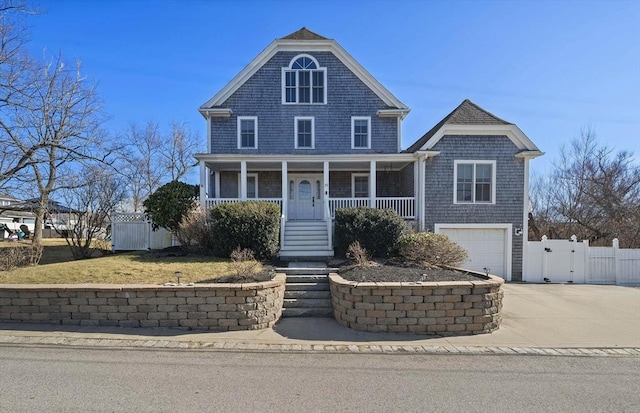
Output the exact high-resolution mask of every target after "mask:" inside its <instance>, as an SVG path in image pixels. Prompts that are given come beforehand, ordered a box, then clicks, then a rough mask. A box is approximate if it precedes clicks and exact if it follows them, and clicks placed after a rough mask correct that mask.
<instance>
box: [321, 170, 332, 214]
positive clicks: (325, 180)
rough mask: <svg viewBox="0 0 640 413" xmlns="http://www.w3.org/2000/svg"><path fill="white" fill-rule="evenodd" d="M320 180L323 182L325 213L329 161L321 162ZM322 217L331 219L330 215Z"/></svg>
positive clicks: (327, 197)
mask: <svg viewBox="0 0 640 413" xmlns="http://www.w3.org/2000/svg"><path fill="white" fill-rule="evenodd" d="M322 182H323V183H324V185H323V186H324V188H323V190H324V194H323V197H322V199H323V200H324V213H326V212H327V206H328V205H329V161H324V162H323V163H322ZM329 215H331V214H329ZM324 219H331V217H330V216H329V217H324Z"/></svg>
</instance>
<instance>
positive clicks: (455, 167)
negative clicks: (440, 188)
mask: <svg viewBox="0 0 640 413" xmlns="http://www.w3.org/2000/svg"><path fill="white" fill-rule="evenodd" d="M460 164H462V165H473V175H472V179H473V182H472V184H471V199H472V201H471V202H465V201H458V165H460ZM476 165H491V202H478V201H476ZM497 186H498V185H496V161H495V160H494V161H489V160H477V159H460V160H454V161H453V203H454V204H456V205H495V204H496V187H497Z"/></svg>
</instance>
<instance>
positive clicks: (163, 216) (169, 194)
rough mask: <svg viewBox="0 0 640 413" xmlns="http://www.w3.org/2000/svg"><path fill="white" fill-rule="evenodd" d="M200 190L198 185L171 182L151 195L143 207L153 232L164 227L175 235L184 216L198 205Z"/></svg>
mask: <svg viewBox="0 0 640 413" xmlns="http://www.w3.org/2000/svg"><path fill="white" fill-rule="evenodd" d="M198 190H199V186H198V185H189V184H185V183H184V182H180V181H171V182H169V183H168V184H165V185H162V186H161V187H160V188H158V190H157V191H156V192H154V193H152V194H151V195H149V197H148V198H147V199H146V200H145V201H144V202H143V203H142V205H143V206H144V212H145V214H147V217H148V218H149V219H150V220H151V225H152V227H153V230H154V231H156V230H157V229H158V228H161V227H162V228H166V229H168V230H169V231H171V233H172V234H174V235H175V234H176V233H177V232H178V230H179V229H180V222H181V221H182V219H183V218H184V216H185V215H187V213H189V211H190V210H191V209H193V207H194V206H195V205H196V199H197V196H198Z"/></svg>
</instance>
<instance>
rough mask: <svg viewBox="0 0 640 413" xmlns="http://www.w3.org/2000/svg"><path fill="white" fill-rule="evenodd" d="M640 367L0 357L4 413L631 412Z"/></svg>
mask: <svg viewBox="0 0 640 413" xmlns="http://www.w3.org/2000/svg"><path fill="white" fill-rule="evenodd" d="M639 410H640V358H637V357H636V358H631V357H627V358H615V357H544V356H495V355H491V356H489V355H484V356H468V355H467V356H453V355H442V356H440V355H385V354H378V355H364V354H300V353H297V354H292V353H250V352H242V353H239V352H238V353H234V352H213V351H200V352H198V351H162V350H112V349H78V348H55V347H51V348H48V347H13V346H0V411H1V412H43V411H47V412H216V411H219V412H236V411H237V412H248V411H256V412H395V411H402V412H429V411H438V412H440V411H447V412H455V411H465V412H470V411H482V412H515V411H517V412H538V411H548V412H590V411H607V412H610V411H615V412H624V411H628V412H632V411H636V412H637V411H639Z"/></svg>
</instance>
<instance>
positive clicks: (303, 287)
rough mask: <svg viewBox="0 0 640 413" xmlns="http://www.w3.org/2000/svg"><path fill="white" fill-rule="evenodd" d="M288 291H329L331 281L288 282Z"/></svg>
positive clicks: (286, 286) (286, 288) (286, 289)
mask: <svg viewBox="0 0 640 413" xmlns="http://www.w3.org/2000/svg"><path fill="white" fill-rule="evenodd" d="M287 291H329V283H295V284H286V285H285V293H286V292H287Z"/></svg>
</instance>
